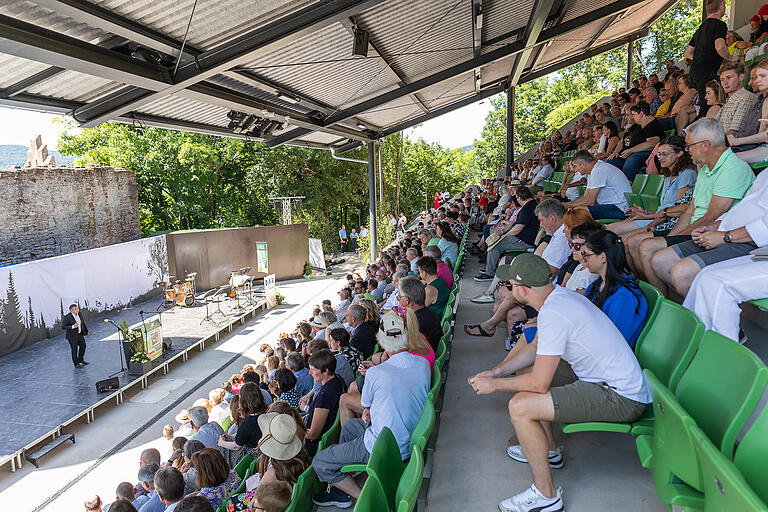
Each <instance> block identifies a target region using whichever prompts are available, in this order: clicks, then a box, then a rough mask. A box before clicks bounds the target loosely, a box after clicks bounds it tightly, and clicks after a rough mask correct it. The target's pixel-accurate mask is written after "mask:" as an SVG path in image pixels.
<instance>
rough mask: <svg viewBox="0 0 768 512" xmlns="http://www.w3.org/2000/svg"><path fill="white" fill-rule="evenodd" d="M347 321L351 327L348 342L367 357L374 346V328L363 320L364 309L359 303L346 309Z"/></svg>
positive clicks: (371, 352)
mask: <svg viewBox="0 0 768 512" xmlns="http://www.w3.org/2000/svg"><path fill="white" fill-rule="evenodd" d="M347 323H348V324H349V325H350V326H351V327H352V329H353V330H352V337H351V338H350V340H349V344H350V345H351V346H353V347H355V348H356V349H357V350H359V351H360V352H362V353H363V356H364V357H365V358H366V359H368V358H369V357H371V354H373V349H374V348H375V347H376V330H375V329H374V328H373V326H372V325H371V324H370V323H369V322H366V321H365V309H363V306H361V305H359V304H353V305H352V306H350V307H349V309H348V310H347Z"/></svg>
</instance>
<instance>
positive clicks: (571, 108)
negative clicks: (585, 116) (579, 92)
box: [544, 91, 606, 133]
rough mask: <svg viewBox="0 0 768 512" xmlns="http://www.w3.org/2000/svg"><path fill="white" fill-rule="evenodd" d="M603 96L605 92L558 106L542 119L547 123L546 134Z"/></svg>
mask: <svg viewBox="0 0 768 512" xmlns="http://www.w3.org/2000/svg"><path fill="white" fill-rule="evenodd" d="M605 95H606V92H605V91H599V92H596V93H595V94H591V95H589V96H583V97H581V98H578V99H575V100H573V101H570V102H568V103H564V104H562V105H558V106H557V107H555V108H554V109H552V110H551V111H550V112H549V114H547V116H546V117H545V118H544V119H545V120H546V122H547V128H546V130H547V132H549V133H552V132H554V131H555V130H557V129H558V128H560V127H561V126H563V125H564V124H565V123H567V122H568V121H570V120H571V119H573V118H574V117H575V116H577V115H579V114H581V113H582V112H583V111H584V110H585V109H587V108H589V107H590V106H591V105H592V104H593V103H595V102H596V101H597V100H599V99H600V98H602V97H604V96H605Z"/></svg>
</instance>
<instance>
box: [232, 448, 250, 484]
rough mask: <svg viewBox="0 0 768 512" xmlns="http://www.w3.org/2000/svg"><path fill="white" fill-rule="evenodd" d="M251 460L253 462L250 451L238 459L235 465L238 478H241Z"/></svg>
mask: <svg viewBox="0 0 768 512" xmlns="http://www.w3.org/2000/svg"><path fill="white" fill-rule="evenodd" d="M251 462H253V457H252V456H251V454H250V453H246V454H245V456H244V457H243V458H242V459H240V462H238V463H237V465H236V466H235V473H237V474H238V476H240V478H243V477H244V476H245V473H246V471H247V470H248V467H249V466H250V465H251Z"/></svg>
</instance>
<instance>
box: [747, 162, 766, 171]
mask: <svg viewBox="0 0 768 512" xmlns="http://www.w3.org/2000/svg"><path fill="white" fill-rule="evenodd" d="M749 166H750V167H751V168H752V170H753V171H755V174H759V173H760V171H762V170H763V169H765V168H766V167H768V162H755V163H752V164H749Z"/></svg>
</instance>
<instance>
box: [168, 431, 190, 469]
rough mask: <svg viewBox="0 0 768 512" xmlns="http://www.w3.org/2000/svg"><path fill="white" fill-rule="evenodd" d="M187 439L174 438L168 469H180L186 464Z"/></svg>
mask: <svg viewBox="0 0 768 512" xmlns="http://www.w3.org/2000/svg"><path fill="white" fill-rule="evenodd" d="M187 441H188V439H187V438H186V437H174V438H173V441H171V453H170V454H169V456H168V462H166V463H165V466H166V467H174V468H176V469H179V468H180V467H181V466H182V464H184V445H185V444H186V443H187Z"/></svg>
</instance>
